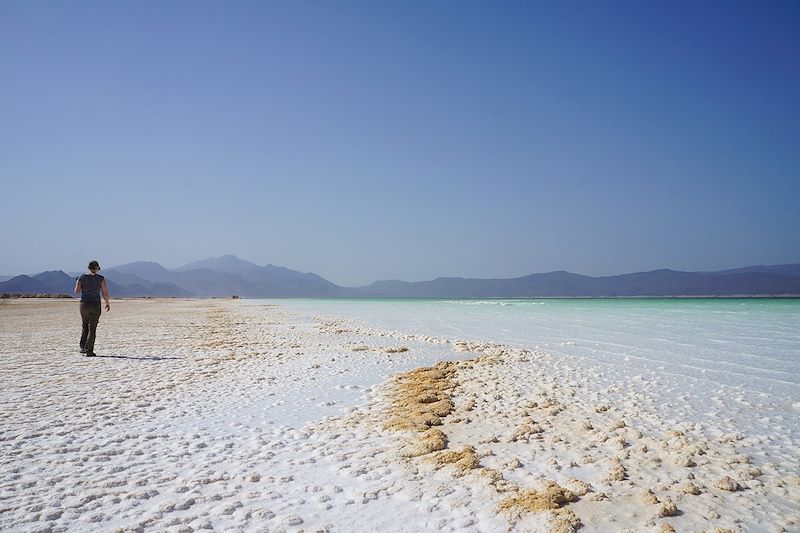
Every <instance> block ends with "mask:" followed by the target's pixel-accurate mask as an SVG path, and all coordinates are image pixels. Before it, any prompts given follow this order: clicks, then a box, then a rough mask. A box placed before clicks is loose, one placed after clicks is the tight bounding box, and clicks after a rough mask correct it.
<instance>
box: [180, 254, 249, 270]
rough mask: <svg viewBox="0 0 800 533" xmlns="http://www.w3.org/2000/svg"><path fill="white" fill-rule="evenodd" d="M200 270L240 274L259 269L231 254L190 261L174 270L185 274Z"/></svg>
mask: <svg viewBox="0 0 800 533" xmlns="http://www.w3.org/2000/svg"><path fill="white" fill-rule="evenodd" d="M200 268H207V269H209V270H214V271H216V272H225V273H228V274H241V273H243V272H249V271H252V270H256V269H259V268H261V267H260V266H258V265H257V264H255V263H253V262H251V261H247V260H245V259H240V258H238V257H236V256H235V255H233V254H226V255H221V256H219V257H208V258H206V259H201V260H199V261H192V262H191V263H187V264H185V265H183V266H182V267H180V268H176V269H175V270H176V271H178V272H185V271H187V270H196V269H200Z"/></svg>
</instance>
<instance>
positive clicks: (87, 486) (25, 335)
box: [0, 300, 800, 532]
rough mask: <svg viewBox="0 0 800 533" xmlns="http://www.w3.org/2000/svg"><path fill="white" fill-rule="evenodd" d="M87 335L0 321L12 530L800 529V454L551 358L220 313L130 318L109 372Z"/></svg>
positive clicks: (115, 335)
mask: <svg viewBox="0 0 800 533" xmlns="http://www.w3.org/2000/svg"><path fill="white" fill-rule="evenodd" d="M79 326H80V325H79V320H78V313H77V305H76V303H75V302H71V301H31V300H12V301H2V303H0V380H1V381H0V385H2V388H1V390H0V529H2V530H12V531H47V530H52V531H67V530H69V531H98V530H100V531H113V530H116V529H123V530H137V529H138V530H153V531H163V530H174V531H191V530H196V529H216V530H222V531H237V530H241V531H259V530H260V531H282V530H285V531H300V530H303V531H317V530H329V531H346V532H353V531H439V530H442V531H505V530H510V529H512V530H516V531H527V530H531V531H548V530H550V529H555V530H562V531H563V530H566V531H569V530H570V529H574V528H577V527H581V526H582V528H583V529H582V531H615V530H626V529H627V530H629V531H669V530H670V529H669V527H674V528H675V529H676V530H677V531H701V530H705V531H709V532H710V531H714V530H715V528H729V529H731V530H733V531H737V530H741V531H781V530H785V531H796V530H798V528H799V527H800V526H799V525H798V516H799V515H798V509H800V503H799V502H800V478H798V477H797V471H796V468H797V455H796V452H797V443H792V445H791V446H788V447H787V449H785V450H783V453H781V454H778V456H776V457H771V458H770V457H762V456H759V454H757V453H751V450H757V449H758V444H759V439H762V438H763V436H759V435H741V434H730V433H726V431H725V429H726V428H725V424H723V423H720V425H719V427H711V428H709V427H702V428H701V427H694V426H692V425H687V424H681V423H680V421H679V420H678V421H676V420H663V419H662V418H659V417H655V416H654V415H653V414H652V413H653V412H654V410H652V409H650V408H649V407H648V402H650V401H652V395H651V394H645V392H646V391H637V390H614V389H608V388H607V387H605V386H603V387H599V386H598V385H597V383H596V381H595V380H594V379H593V376H592V375H589V374H587V373H586V372H585V371H584V370H579V369H578V368H575V367H573V366H571V365H570V364H569V361H565V360H557V359H556V358H553V357H552V356H550V355H548V354H547V353H543V352H532V351H527V350H521V349H512V348H509V347H504V346H494V345H487V344H473V343H469V342H461V343H458V342H456V340H455V339H434V338H428V337H424V336H408V335H400V334H394V333H392V332H378V331H372V330H369V329H367V328H363V327H358V325H356V324H351V323H348V322H344V321H341V320H337V319H332V318H311V317H304V316H301V315H297V314H294V313H290V312H287V311H285V310H282V309H281V308H279V307H274V306H256V305H242V302H237V301H222V300H204V301H196V300H185V301H181V300H131V301H119V302H114V308H113V309H112V312H111V313H109V314H104V315H103V317H102V319H101V324H100V329H99V338H98V343H97V347H96V348H97V349H96V351H97V352H98V354H100V355H101V356H106V357H97V358H84V357H81V356H80V355H79V354H78V353H77V335H78V334H79ZM403 348H406V349H407V351H402V349H403ZM441 360H450V361H451V362H444V363H439V364H437V366H436V367H435V368H432V369H430V370H417V371H412V372H407V371H409V370H411V369H413V368H415V367H425V366H431V365H434V363H435V362H436V361H441ZM454 360H455V361H454ZM392 373H397V374H396V375H395V377H394V378H393V379H392V380H390V381H388V382H385V383H383V384H382V385H380V386H375V385H378V384H379V383H381V382H382V381H383V380H384V379H385V378H386V377H387V376H389V375H390V374H392ZM743 451H747V453H743ZM726 476H727V477H726ZM548 484H549V485H548ZM548 487H549V488H548ZM545 489H547V490H545ZM564 489H568V490H564ZM729 489H737V490H729ZM548 508H552V509H553V510H546V509H548Z"/></svg>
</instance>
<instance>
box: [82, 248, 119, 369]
mask: <svg viewBox="0 0 800 533" xmlns="http://www.w3.org/2000/svg"><path fill="white" fill-rule="evenodd" d="M99 270H100V263H98V262H97V261H90V262H89V272H88V273H87V274H82V275H81V277H79V278H78V280H77V281H76V282H75V293H81V321H82V322H83V329H82V331H81V342H80V346H81V353H83V354H86V356H87V357H94V356H95V353H94V339H95V334H96V333H97V322H98V321H99V320H100V295H101V294H102V296H103V299H104V300H105V301H106V311H111V304H110V303H109V301H108V287H107V285H106V278H104V277H103V276H101V275H100V274H98V273H97V272H98V271H99Z"/></svg>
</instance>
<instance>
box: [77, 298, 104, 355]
mask: <svg viewBox="0 0 800 533" xmlns="http://www.w3.org/2000/svg"><path fill="white" fill-rule="evenodd" d="M81 320H82V321H83V332H81V350H86V352H87V353H94V337H95V334H96V333H97V322H98V321H99V320H100V302H97V303H94V302H81Z"/></svg>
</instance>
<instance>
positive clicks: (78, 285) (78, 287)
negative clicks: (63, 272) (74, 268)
mask: <svg viewBox="0 0 800 533" xmlns="http://www.w3.org/2000/svg"><path fill="white" fill-rule="evenodd" d="M79 292H81V280H79V279H76V280H75V294H78V293H79Z"/></svg>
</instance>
